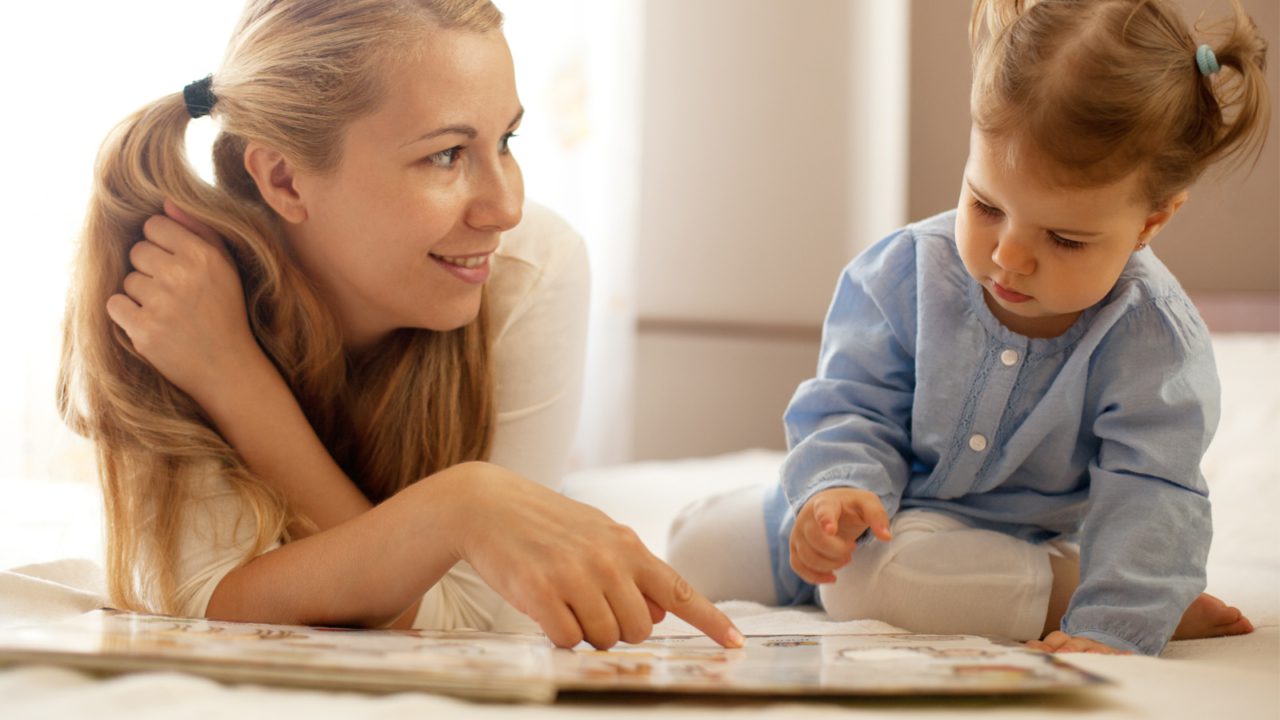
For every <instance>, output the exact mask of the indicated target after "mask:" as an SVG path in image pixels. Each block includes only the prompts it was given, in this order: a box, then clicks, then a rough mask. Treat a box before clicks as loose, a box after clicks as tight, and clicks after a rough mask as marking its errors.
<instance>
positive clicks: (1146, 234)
mask: <svg viewBox="0 0 1280 720" xmlns="http://www.w3.org/2000/svg"><path fill="white" fill-rule="evenodd" d="M1190 196H1191V193H1189V192H1187V191H1186V190H1183V191H1182V192H1180V193H1178V194H1177V195H1174V196H1173V197H1171V198H1169V200H1168V202H1166V203H1165V204H1164V205H1162V206H1161V207H1159V208H1157V209H1156V210H1155V211H1153V212H1152V213H1151V214H1150V215H1148V216H1147V223H1146V225H1144V226H1143V227H1142V232H1141V233H1139V234H1138V248H1139V249H1141V248H1144V247H1146V246H1147V245H1148V244H1150V243H1151V240H1152V239H1154V238H1155V236H1156V234H1157V233H1159V232H1160V231H1161V230H1163V229H1164V226H1165V225H1168V224H1169V221H1170V220H1172V219H1173V216H1174V215H1176V214H1177V212H1178V210H1179V209H1181V208H1182V204H1183V203H1185V202H1186V201H1187V198H1188V197H1190Z"/></svg>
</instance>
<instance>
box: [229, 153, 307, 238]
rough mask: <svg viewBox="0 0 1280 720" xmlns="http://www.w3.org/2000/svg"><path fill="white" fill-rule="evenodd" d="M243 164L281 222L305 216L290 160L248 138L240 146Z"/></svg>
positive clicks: (295, 222)
mask: <svg viewBox="0 0 1280 720" xmlns="http://www.w3.org/2000/svg"><path fill="white" fill-rule="evenodd" d="M244 168H245V170H247V171H248V172H249V176H250V177H252V178H253V182H254V184H255V185H257V186H258V192H259V193H261V194H262V199H263V200H265V201H266V202H267V204H268V205H270V206H271V209H272V210H275V211H276V213H277V214H278V215H280V217H282V218H284V220H285V222H289V223H293V224H295V225H296V224H299V223H302V222H304V221H305V220H306V219H307V207H306V205H305V204H304V203H303V202H302V195H301V194H299V193H298V188H297V187H296V185H295V183H294V166H293V163H291V162H290V161H289V159H288V158H286V157H285V156H284V155H283V154H282V153H281V152H280V151H279V150H274V149H272V148H269V147H267V146H265V145H261V144H259V143H256V142H250V143H249V144H248V145H246V146H245V149H244Z"/></svg>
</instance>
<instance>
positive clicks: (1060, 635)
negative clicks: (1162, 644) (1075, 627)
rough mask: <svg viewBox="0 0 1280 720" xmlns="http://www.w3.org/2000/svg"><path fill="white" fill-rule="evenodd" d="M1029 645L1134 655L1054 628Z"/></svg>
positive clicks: (1062, 650) (1041, 647)
mask: <svg viewBox="0 0 1280 720" xmlns="http://www.w3.org/2000/svg"><path fill="white" fill-rule="evenodd" d="M1027 647H1029V648H1031V649H1032V650H1043V651H1044V652H1048V653H1060V652H1082V653H1094V654H1097V655H1132V654H1133V653H1131V652H1129V651H1128V650H1117V649H1116V648H1113V647H1111V646H1110V645H1107V644H1105V643H1100V642H1098V641H1097V640H1090V639H1089V638H1083V637H1075V636H1074V635H1068V634H1066V633H1064V632H1062V631H1061V630H1054V631H1053V632H1051V633H1049V634H1048V635H1045V636H1044V639H1043V640H1031V641H1029V642H1028V643H1027Z"/></svg>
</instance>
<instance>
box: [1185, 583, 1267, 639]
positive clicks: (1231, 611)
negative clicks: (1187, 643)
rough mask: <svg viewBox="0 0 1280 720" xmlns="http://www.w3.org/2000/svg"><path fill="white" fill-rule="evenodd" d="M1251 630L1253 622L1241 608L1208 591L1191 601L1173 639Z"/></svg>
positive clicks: (1218, 635) (1241, 632)
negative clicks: (1232, 605) (1228, 603)
mask: <svg viewBox="0 0 1280 720" xmlns="http://www.w3.org/2000/svg"><path fill="white" fill-rule="evenodd" d="M1251 632H1253V623H1251V622H1249V619H1248V618H1246V617H1245V616H1244V614H1243V613H1241V612H1240V610H1239V608H1234V607H1231V606H1230V605H1227V604H1226V603H1224V602H1223V601H1221V600H1219V599H1218V598H1216V597H1214V596H1212V595H1210V594H1208V593H1202V594H1201V595H1200V597H1198V598H1196V599H1195V600H1193V601H1191V606H1190V607H1188V608H1187V611H1186V612H1184V613H1183V614H1182V621H1181V622H1179V623H1178V629H1177V630H1174V631H1173V639H1174V640H1192V639H1194V638H1207V637H1222V636H1224V635H1244V634H1246V633H1251Z"/></svg>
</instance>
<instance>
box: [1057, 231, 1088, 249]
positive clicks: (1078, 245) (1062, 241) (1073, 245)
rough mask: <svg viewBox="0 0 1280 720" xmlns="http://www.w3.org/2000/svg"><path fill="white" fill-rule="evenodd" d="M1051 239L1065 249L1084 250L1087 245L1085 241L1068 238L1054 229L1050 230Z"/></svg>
mask: <svg viewBox="0 0 1280 720" xmlns="http://www.w3.org/2000/svg"><path fill="white" fill-rule="evenodd" d="M1049 239H1050V240H1052V241H1053V244H1054V245H1057V246H1058V247H1060V248H1062V249H1063V250H1083V249H1084V246H1085V243H1082V242H1080V241H1078V240H1070V239H1068V238H1064V237H1062V236H1061V235H1059V234H1058V233H1056V232H1053V231H1052V230H1050V231H1049Z"/></svg>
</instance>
